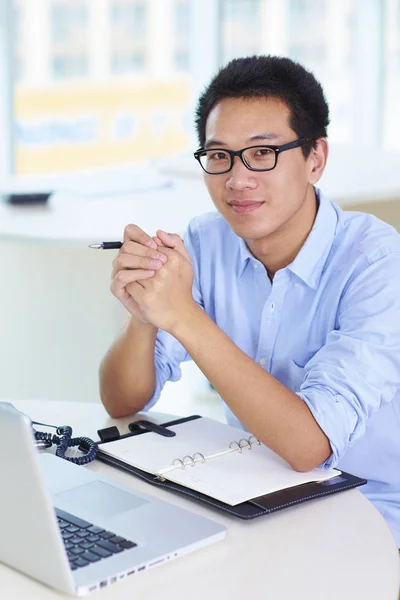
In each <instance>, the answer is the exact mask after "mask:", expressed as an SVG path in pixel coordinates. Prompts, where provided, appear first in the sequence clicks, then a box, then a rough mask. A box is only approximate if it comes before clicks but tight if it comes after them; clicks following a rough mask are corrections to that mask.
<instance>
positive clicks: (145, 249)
mask: <svg viewBox="0 0 400 600" xmlns="http://www.w3.org/2000/svg"><path fill="white" fill-rule="evenodd" d="M111 277H112V283H111V292H112V293H113V294H114V296H115V297H116V298H118V299H119V300H120V301H121V303H122V304H123V305H124V306H125V308H126V309H127V310H128V311H129V312H130V313H131V315H132V316H133V317H134V318H135V319H136V320H137V321H139V322H140V323H143V324H151V325H153V326H154V327H158V328H160V329H164V330H165V331H168V332H169V333H172V334H173V331H174V328H175V326H176V324H177V323H178V322H179V320H180V319H181V318H183V317H184V316H185V315H188V314H189V313H190V311H191V309H192V308H193V305H194V300H193V296H192V285H193V269H192V264H191V261H190V257H189V255H188V253H187V251H186V249H185V246H184V243H183V241H182V239H181V238H180V237H179V236H178V235H176V234H171V233H166V232H165V231H161V230H158V231H157V235H156V236H154V237H151V236H149V235H148V234H147V233H145V232H144V231H143V230H142V229H140V228H139V227H138V226H137V225H128V226H127V227H125V230H124V243H123V245H122V247H121V249H120V251H119V252H118V255H117V256H116V258H115V259H114V261H113V268H112V275H111Z"/></svg>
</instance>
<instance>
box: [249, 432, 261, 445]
mask: <svg viewBox="0 0 400 600" xmlns="http://www.w3.org/2000/svg"><path fill="white" fill-rule="evenodd" d="M248 442H249V444H250V447H251V446H252V445H253V444H257V445H258V446H261V442H260V440H259V439H258V438H256V436H255V435H251V436H250V437H249V439H248Z"/></svg>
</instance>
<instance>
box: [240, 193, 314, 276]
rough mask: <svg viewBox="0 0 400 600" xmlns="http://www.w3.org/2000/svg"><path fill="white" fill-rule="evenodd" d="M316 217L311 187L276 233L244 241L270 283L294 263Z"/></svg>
mask: <svg viewBox="0 0 400 600" xmlns="http://www.w3.org/2000/svg"><path fill="white" fill-rule="evenodd" d="M316 215H317V199H316V196H315V191H314V188H313V187H311V188H310V189H309V190H307V192H306V195H305V197H304V202H303V203H302V206H301V208H300V209H299V211H298V212H297V213H296V214H295V215H294V216H293V217H292V218H291V219H290V220H289V221H287V222H286V223H284V225H282V226H281V227H280V228H279V229H278V230H277V231H274V232H273V233H272V234H271V235H268V236H266V237H265V238H261V239H259V240H246V243H247V246H248V248H249V250H250V252H251V253H252V254H253V256H254V257H255V258H257V259H258V260H259V261H260V262H262V263H263V265H264V266H265V268H266V270H267V273H268V277H269V278H270V280H271V281H272V280H273V277H274V275H275V273H276V272H277V271H279V270H280V269H284V268H285V267H287V266H288V265H290V263H292V262H293V261H294V259H295V258H296V256H297V254H298V253H299V252H300V250H301V248H302V246H303V244H304V242H305V241H306V239H307V237H308V235H309V233H310V231H311V229H312V227H313V224H314V221H315V217H316Z"/></svg>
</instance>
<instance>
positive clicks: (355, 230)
mask: <svg viewBox="0 0 400 600" xmlns="http://www.w3.org/2000/svg"><path fill="white" fill-rule="evenodd" d="M333 206H334V209H335V210H336V212H337V214H338V227H337V230H336V235H335V240H334V247H336V248H337V249H338V248H342V251H345V252H346V253H347V256H348V258H349V259H352V261H357V260H361V261H363V262H364V263H365V264H366V265H371V264H373V263H376V262H378V261H380V260H381V259H384V258H386V257H388V258H389V257H391V256H392V257H394V258H396V259H398V257H399V255H400V235H399V233H398V232H397V231H396V229H395V228H394V227H392V226H391V225H389V224H388V223H385V222H384V221H381V220H380V219H378V218H377V217H375V216H374V215H371V214H367V213H363V212H357V211H346V210H342V209H340V208H339V207H337V206H336V205H333Z"/></svg>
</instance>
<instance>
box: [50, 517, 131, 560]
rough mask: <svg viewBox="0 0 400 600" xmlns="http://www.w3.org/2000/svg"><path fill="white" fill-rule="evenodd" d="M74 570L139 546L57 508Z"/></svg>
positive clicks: (59, 522)
mask: <svg viewBox="0 0 400 600" xmlns="http://www.w3.org/2000/svg"><path fill="white" fill-rule="evenodd" d="M55 511H56V515H57V520H58V526H59V527H60V529H61V535H62V538H63V541H64V546H65V548H66V550H67V556H68V560H69V564H70V567H71V569H72V570H73V571H75V570H76V569H79V568H81V567H86V566H87V565H89V564H91V563H95V562H98V561H99V560H102V559H103V558H109V557H110V556H112V555H113V554H119V553H120V552H123V551H124V550H129V549H130V548H134V547H135V546H137V544H135V542H131V541H130V540H126V539H125V538H123V537H121V536H119V535H117V534H115V533H112V532H111V531H106V530H105V529H102V528H101V527H97V526H96V525H93V524H92V523H89V522H88V521H84V520H83V519H80V518H79V517H75V516H74V515H71V514H70V513H67V512H65V511H63V510H60V509H59V508H55Z"/></svg>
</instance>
